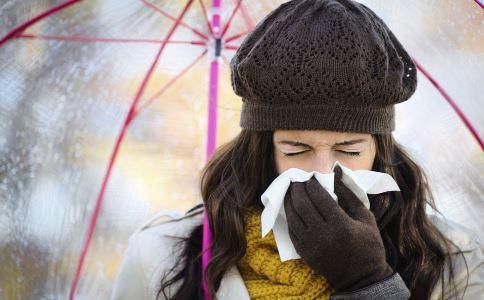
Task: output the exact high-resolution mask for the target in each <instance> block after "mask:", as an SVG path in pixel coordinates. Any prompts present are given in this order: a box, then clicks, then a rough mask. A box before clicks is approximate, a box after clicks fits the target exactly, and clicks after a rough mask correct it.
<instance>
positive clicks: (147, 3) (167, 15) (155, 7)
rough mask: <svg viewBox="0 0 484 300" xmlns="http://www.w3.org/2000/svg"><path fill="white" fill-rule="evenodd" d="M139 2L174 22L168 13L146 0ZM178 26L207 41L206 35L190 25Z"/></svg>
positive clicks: (182, 23)
mask: <svg viewBox="0 0 484 300" xmlns="http://www.w3.org/2000/svg"><path fill="white" fill-rule="evenodd" d="M141 2H143V3H144V4H145V5H146V6H148V7H150V8H151V9H153V10H155V11H157V12H159V13H160V14H162V15H164V16H165V17H167V18H168V19H170V20H173V21H175V20H176V19H175V17H173V16H172V15H170V14H169V13H167V12H166V11H164V10H162V9H161V8H159V7H158V6H156V5H154V4H153V3H151V2H149V1H147V0H141ZM180 26H183V27H185V28H188V29H190V30H191V31H193V32H194V33H195V34H197V35H199V36H200V37H202V38H203V39H205V40H208V36H207V35H206V34H204V33H202V32H200V31H199V30H198V29H196V28H194V27H191V26H190V25H188V24H186V23H185V22H181V23H180Z"/></svg>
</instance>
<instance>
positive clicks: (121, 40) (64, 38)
mask: <svg viewBox="0 0 484 300" xmlns="http://www.w3.org/2000/svg"><path fill="white" fill-rule="evenodd" d="M14 38H22V39H39V40H56V41H75V42H112V43H154V44H161V43H165V42H166V43H172V44H191V45H202V46H205V45H206V42H205V41H174V40H171V41H166V40H153V39H124V38H103V37H88V36H60V35H35V34H27V33H25V34H20V35H17V36H15V37H14Z"/></svg>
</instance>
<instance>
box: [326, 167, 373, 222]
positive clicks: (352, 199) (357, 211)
mask: <svg viewBox="0 0 484 300" xmlns="http://www.w3.org/2000/svg"><path fill="white" fill-rule="evenodd" d="M334 172H335V176H334V192H335V194H336V195H337V196H338V204H339V205H340V206H341V207H342V208H343V210H344V211H345V212H346V213H347V214H348V215H349V216H350V217H351V218H353V219H355V220H358V221H365V220H368V218H370V217H373V214H372V213H371V212H370V211H369V210H368V209H367V208H366V207H365V205H364V204H363V203H362V202H361V200H360V199H358V197H357V196H356V195H355V193H353V192H352V191H351V190H350V189H349V188H348V187H347V186H346V185H345V184H344V183H343V181H342V177H343V171H342V170H341V167H340V166H336V167H335V169H334Z"/></svg>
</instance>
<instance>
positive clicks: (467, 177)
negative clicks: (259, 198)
mask: <svg viewBox="0 0 484 300" xmlns="http://www.w3.org/2000/svg"><path fill="white" fill-rule="evenodd" d="M282 2H283V1H250V2H249V1H240V0H224V1H220V0H214V1H213V2H212V1H205V0H204V1H202V0H197V1H194V0H192V1H190V0H184V1H162V0H157V1H156V0H123V1H119V0H116V1H115V0H92V1H75V0H74V1H73V0H71V1H65V0H64V1H59V0H42V1H36V2H35V3H28V4H27V2H25V1H20V0H6V1H4V2H3V4H0V70H1V71H0V84H1V86H2V88H1V89H0V120H1V122H0V200H1V201H0V264H1V265H2V268H1V270H0V297H1V298H5V299H18V298H19V299H23V298H65V297H66V296H67V295H70V296H71V298H72V297H73V296H74V295H75V296H76V298H82V297H86V298H107V297H108V295H109V292H110V287H111V284H112V281H113V279H114V277H115V275H116V272H117V268H118V266H119V263H120V260H121V258H122V255H123V252H124V249H125V246H126V242H127V237H128V236H129V234H130V233H131V232H133V231H134V229H135V228H136V227H137V226H139V225H140V224H141V223H142V222H143V220H145V219H146V218H148V217H149V216H151V215H153V214H154V213H155V212H158V211H160V210H164V209H176V210H180V211H183V210H186V209H188V208H189V207H191V206H193V205H194V204H196V203H199V202H200V201H201V197H200V194H199V191H198V189H197V187H198V180H199V171H200V170H201V169H202V167H203V165H204V163H205V161H206V159H207V158H209V157H210V155H211V154H212V152H213V150H214V149H215V147H216V146H217V145H221V144H223V143H224V142H226V141H228V140H229V139H231V138H232V137H233V136H234V135H235V134H236V133H237V132H238V131H239V130H240V128H239V126H238V118H239V114H240V104H241V101H240V99H238V97H236V96H235V95H234V93H233V91H232V89H231V84H230V73H229V68H228V62H229V60H230V58H231V56H232V55H233V53H234V50H235V49H237V46H238V45H239V44H240V42H241V40H242V39H243V38H244V36H245V35H246V34H247V33H248V32H250V30H251V29H252V28H253V26H254V25H255V24H256V23H257V22H258V21H259V20H261V18H263V17H264V16H265V15H266V14H267V13H268V12H270V11H271V10H273V9H274V8H276V7H277V6H278V5H279V4H280V3H282ZM361 2H362V3H364V4H365V5H367V6H369V7H370V8H372V9H373V10H374V11H375V12H376V13H377V14H378V15H379V16H381V17H382V19H384V20H385V22H386V23H387V24H388V25H389V27H390V28H391V29H392V30H393V32H394V33H395V34H396V36H397V37H398V38H399V40H400V41H401V42H402V43H403V45H404V46H405V47H406V49H407V50H408V51H409V53H410V54H411V55H412V57H413V58H414V59H415V61H416V62H417V64H418V66H419V71H420V73H419V86H418V89H417V91H416V93H415V95H414V96H413V97H412V98H411V99H410V100H409V101H407V102H405V103H402V104H399V105H397V129H396V131H395V136H396V138H397V140H398V141H400V142H401V143H402V144H403V145H404V146H406V148H407V150H408V151H409V152H410V153H411V154H412V155H413V156H414V157H415V159H416V160H417V162H418V163H420V164H421V165H422V166H423V167H424V170H425V171H426V172H427V174H428V176H429V181H430V185H431V186H432V187H433V190H434V194H435V197H436V201H437V206H438V208H440V209H441V210H442V211H443V212H444V213H445V215H446V216H447V217H448V218H450V219H453V220H455V221H457V222H459V223H461V224H463V225H464V226H467V227H469V228H476V227H478V228H484V201H483V200H482V199H483V197H482V194H483V193H484V181H483V180H482V174H484V156H483V152H482V150H483V138H482V136H483V132H484V109H483V108H482V101H483V98H482V94H483V91H482V87H481V82H482V81H483V79H484V78H483V74H482V72H479V71H480V70H482V69H484V68H483V67H484V59H483V58H484V50H483V49H484V47H483V46H484V33H483V31H482V22H483V21H484V15H483V11H482V4H480V3H479V2H478V1H471V0H468V1H452V0H445V1H438V2H437V1H417V0H412V1H405V2H402V1H397V0H385V1H383V0H373V1H371V0H368V1H361ZM421 128H426V129H425V130H421ZM480 237H481V239H482V238H484V235H482V233H481V236H480ZM206 259H207V257H206Z"/></svg>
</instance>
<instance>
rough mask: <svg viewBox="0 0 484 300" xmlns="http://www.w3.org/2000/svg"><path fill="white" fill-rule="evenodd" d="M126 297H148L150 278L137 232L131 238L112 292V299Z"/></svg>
mask: <svg viewBox="0 0 484 300" xmlns="http://www.w3.org/2000/svg"><path fill="white" fill-rule="evenodd" d="M125 299H126V300H128V299H140V300H142V299H148V280H147V277H146V274H145V272H144V270H143V266H142V264H141V259H140V251H139V235H138V234H137V233H134V234H132V235H131V236H130V238H129V241H128V247H127V248H126V251H125V253H124V256H123V260H122V262H121V266H120V269H119V271H118V274H117V276H116V279H115V282H114V285H113V290H112V293H111V300H125Z"/></svg>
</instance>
